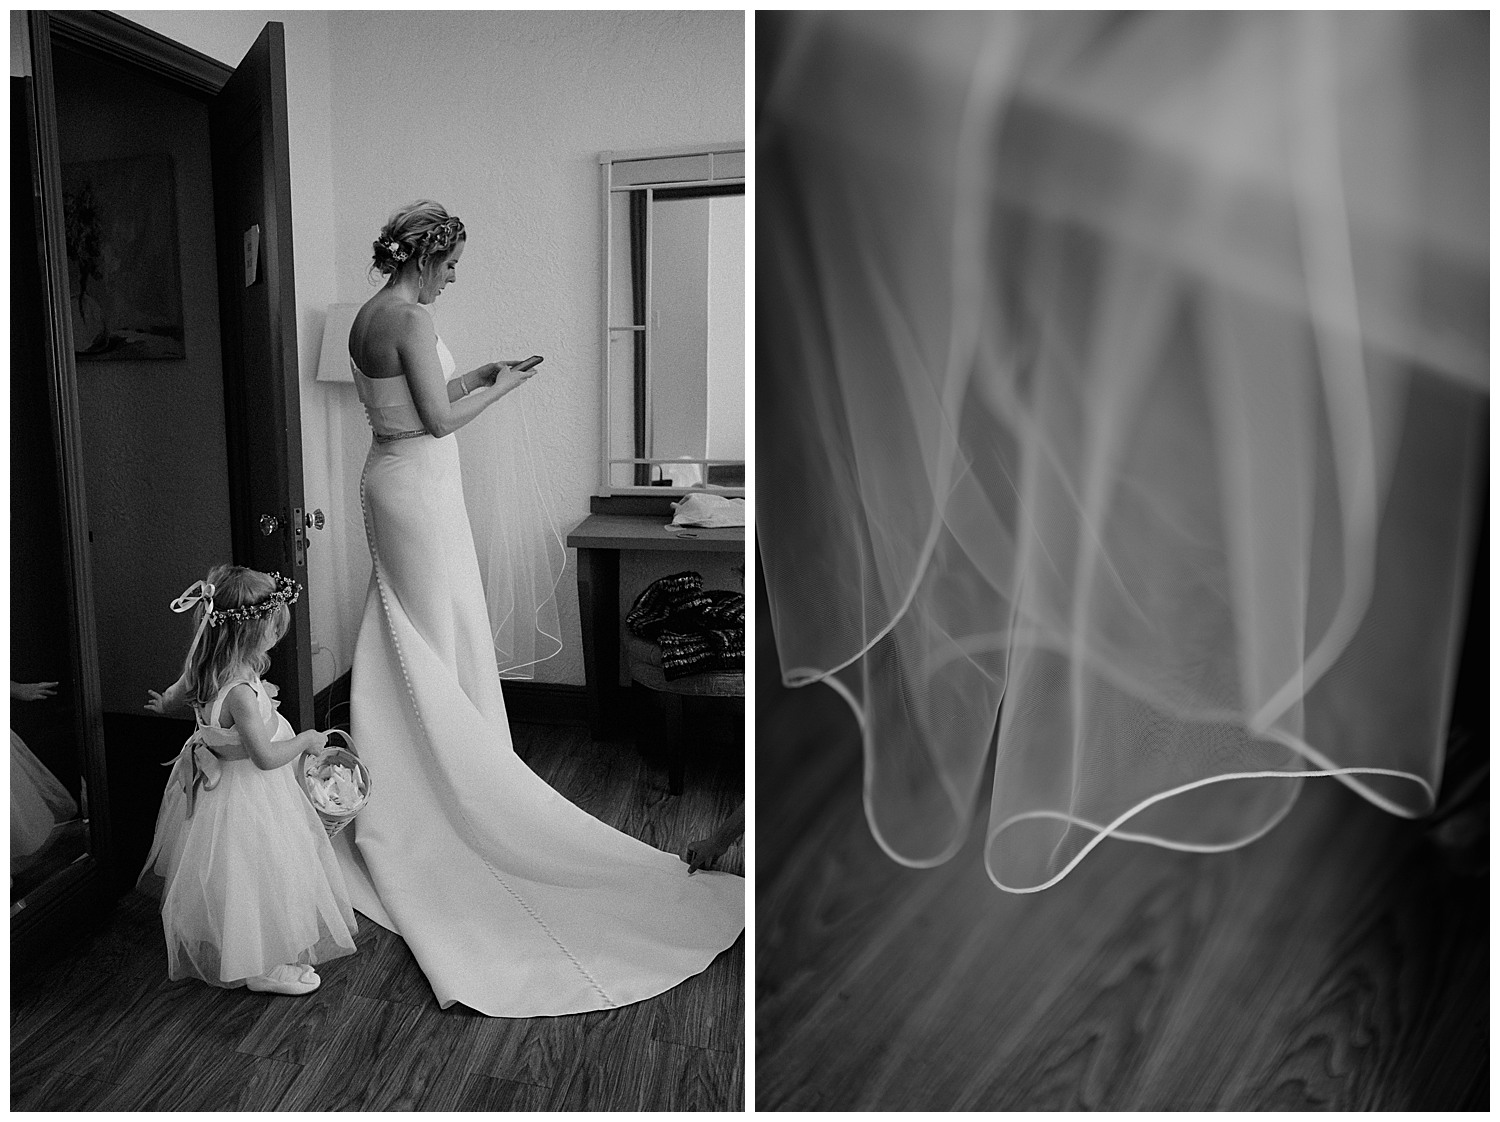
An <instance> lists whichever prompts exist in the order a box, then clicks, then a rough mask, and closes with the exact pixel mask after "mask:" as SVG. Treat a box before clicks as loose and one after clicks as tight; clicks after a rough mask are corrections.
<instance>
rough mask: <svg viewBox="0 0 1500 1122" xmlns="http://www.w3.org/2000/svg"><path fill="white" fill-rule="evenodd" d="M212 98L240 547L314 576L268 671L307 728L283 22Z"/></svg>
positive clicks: (243, 557) (307, 650)
mask: <svg viewBox="0 0 1500 1122" xmlns="http://www.w3.org/2000/svg"><path fill="white" fill-rule="evenodd" d="M209 109H210V116H209V130H210V138H211V144H212V149H213V179H214V225H215V230H216V235H215V236H216V242H217V250H218V259H219V316H220V330H221V332H222V334H223V351H224V403H225V404H224V407H225V411H226V421H227V428H228V448H229V490H230V519H231V525H232V533H233V548H234V557H235V561H236V562H237V563H239V564H242V565H249V566H250V567H252V568H255V569H260V570H263V571H265V572H279V573H282V574H285V575H287V576H290V577H292V578H294V579H295V580H297V581H298V582H300V583H301V584H302V585H303V588H304V592H303V597H302V600H301V601H300V602H299V604H298V606H297V608H296V609H295V610H294V611H293V612H292V628H291V631H290V632H289V633H288V634H287V636H286V638H285V639H284V640H283V641H282V642H281V644H280V645H279V646H277V648H276V649H275V651H273V652H272V666H271V670H270V673H269V674H268V677H269V678H270V680H272V681H274V682H276V683H277V684H278V685H279V686H280V687H281V711H282V713H283V714H284V715H285V716H286V717H287V719H288V720H290V721H291V722H292V724H293V725H294V726H295V727H296V728H298V729H299V730H300V729H307V728H311V727H313V688H312V637H311V630H310V628H309V625H308V610H307V609H308V602H309V593H308V591H307V590H306V585H307V536H306V535H307V530H306V526H305V524H304V514H305V504H304V502H303V498H302V428H301V410H300V408H299V404H298V393H299V388H298V374H297V320H296V307H297V306H296V295H295V292H294V290H293V283H292V192H291V173H290V160H289V157H288V142H287V131H288V126H287V102H286V43H285V32H284V30H283V28H282V25H281V24H279V23H268V24H266V26H265V28H264V30H262V31H261V34H260V38H258V39H257V40H256V41H255V45H254V46H253V47H251V48H250V51H249V53H248V54H246V55H245V57H244V59H242V60H241V62H240V64H239V66H238V67H237V68H236V69H235V72H234V73H233V74H232V75H231V76H230V78H229V80H228V81H227V82H226V83H225V84H224V87H223V89H221V90H220V91H219V92H218V94H217V95H216V96H215V97H214V98H213V100H212V101H211V102H210V107H209Z"/></svg>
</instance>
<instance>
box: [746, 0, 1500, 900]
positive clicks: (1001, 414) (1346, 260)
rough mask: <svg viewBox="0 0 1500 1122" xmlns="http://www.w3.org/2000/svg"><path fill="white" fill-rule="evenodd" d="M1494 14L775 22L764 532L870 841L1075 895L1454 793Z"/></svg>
mask: <svg viewBox="0 0 1500 1122" xmlns="http://www.w3.org/2000/svg"><path fill="white" fill-rule="evenodd" d="M1487 19H1488V17H1487V14H1486V13H1482V12H1395V11H1378V12H1336V13H1311V12H1295V13H1286V12H1204V13H1192V12H1164V13H1163V12H1157V13H1085V12H1042V13H1020V12H1001V13H963V14H945V15H933V14H920V13H919V14H910V13H908V14H894V13H891V14H886V13H881V14H870V13H866V14H825V15H811V14H794V15H789V16H785V17H783V18H781V19H778V20H776V21H774V22H771V23H765V24H763V25H762V37H761V45H760V49H761V51H762V66H761V75H760V83H761V84H760V95H759V96H760V120H759V126H758V127H759V139H758V149H757V197H758V210H757V272H758V278H757V301H758V311H757V331H758V340H757V353H758V356H759V359H758V368H759V373H758V377H757V417H758V427H759V431H760V433H761V434H762V436H763V437H765V438H766V439H764V440H763V441H762V445H761V449H760V453H759V460H758V467H757V491H758V494H759V495H760V500H759V503H758V510H757V525H758V539H759V545H760V551H761V556H762V559H763V566H764V570H763V571H764V575H765V580H766V583H767V588H768V592H769V597H770V603H771V621H770V622H771V625H772V626H773V628H774V631H775V637H776V642H777V646H778V649H779V652H780V656H781V659H782V670H783V676H784V678H785V680H786V681H787V682H788V683H789V684H792V685H810V684H812V683H822V684H824V685H827V686H829V687H831V688H833V689H835V690H836V691H838V692H839V693H840V694H841V695H842V696H843V697H844V698H845V699H846V700H847V701H848V703H849V705H850V706H851V708H852V709H853V711H854V714H855V716H856V717H857V719H858V722H859V725H860V729H861V733H862V737H863V744H864V752H865V804H866V811H867V817H868V820H869V824H870V827H871V829H872V831H873V832H874V834H875V836H876V838H877V839H878V841H879V842H880V844H881V846H882V847H883V848H884V849H885V850H886V851H887V852H888V853H889V854H890V855H891V856H892V857H894V858H895V859H896V860H898V861H901V862H903V863H906V864H909V865H917V866H923V865H932V864H936V863H938V862H941V861H944V860H946V859H947V858H948V857H950V856H952V854H953V853H954V852H956V850H957V849H958V847H959V846H960V845H961V844H962V842H963V841H964V839H965V837H966V835H967V833H968V827H969V826H970V824H971V815H972V812H973V808H974V806H975V803H976V801H977V796H978V794H979V789H980V786H981V784H982V782H983V781H984V779H985V778H986V776H987V775H988V768H987V762H988V760H989V759H990V754H991V752H992V751H993V760H994V764H993V787H992V791H991V794H990V808H989V821H988V828H987V831H986V849H985V859H986V864H987V867H988V869H989V872H990V875H991V877H992V878H993V880H994V881H995V883H996V884H998V885H999V886H1000V887H1002V888H1005V889H1007V890H1010V891H1016V892H1027V891H1035V890H1039V889H1043V888H1046V887H1048V886H1049V885H1052V884H1055V883H1057V882H1058V881H1059V880H1060V879H1061V878H1062V877H1064V876H1065V875H1066V874H1067V873H1068V871H1069V870H1070V869H1072V868H1073V867H1074V866H1075V865H1076V864H1077V863H1078V862H1079V861H1080V860H1082V859H1083V858H1084V857H1085V855H1086V854H1087V853H1088V851H1089V850H1090V849H1092V848H1093V847H1094V846H1095V845H1097V844H1099V842H1100V841H1101V840H1103V839H1105V838H1107V837H1116V838H1124V839H1131V840H1136V841H1144V842H1151V843H1155V844H1159V845H1164V846H1170V847H1172V848H1177V849H1185V850H1194V851H1203V852H1210V851H1217V850H1225V849H1230V848H1233V847H1236V846H1240V845H1243V844H1245V843H1247V842H1249V841H1251V840H1253V839H1255V838H1257V837H1259V836H1260V835H1262V834H1263V833H1265V832H1266V831H1267V830H1269V829H1271V828H1272V827H1274V826H1275V824H1276V823H1277V822H1278V821H1279V820H1280V819H1281V818H1282V817H1284V816H1285V815H1286V813H1287V812H1288V811H1289V809H1290V807H1291V805H1292V803H1293V802H1294V800H1295V799H1296V796H1297V792H1298V789H1299V787H1300V784H1301V783H1302V782H1304V781H1305V780H1306V779H1307V778H1309V777H1313V776H1328V777H1333V778H1334V779H1336V780H1337V781H1339V782H1342V783H1344V784H1346V785H1347V786H1349V787H1350V788H1352V789H1353V790H1355V791H1357V792H1358V793H1359V794H1360V795H1362V796H1363V797H1365V798H1366V799H1368V800H1370V801H1371V802H1373V803H1375V804H1376V805H1378V806H1380V807H1382V808H1384V809H1385V810H1387V811H1390V812H1391V813H1393V814H1398V815H1403V816H1409V817H1415V816H1419V815H1422V814H1424V813H1426V812H1427V811H1428V810H1430V809H1431V808H1432V806H1433V803H1434V799H1435V796H1436V792H1437V789H1438V786H1439V783H1440V780H1441V776H1442V767H1443V749H1444V741H1445V736H1446V731H1447V718H1448V712H1449V707H1450V704H1451V694H1452V684H1453V680H1454V673H1455V668H1456V661H1457V652H1458V648H1459V642H1460V640H1461V638H1462V634H1463V629H1464V626H1465V623H1466V613H1467V597H1468V590H1469V582H1470V579H1471V575H1472V565H1473V557H1474V553H1475V545H1476V542H1475V534H1476V531H1477V526H1478V521H1479V519H1478V514H1479V506H1480V501H1481V496H1482V494H1483V488H1484V475H1483V472H1484V470H1485V465H1486V449H1487V428H1486V413H1487V405H1488V379H1487V365H1488V345H1489V343H1488V326H1487V323H1488V320H1487V317H1488V197H1487V195H1488V184H1487V163H1488V160H1487V156H1488V112H1487V96H1488V95H1487V90H1488V87H1487V75H1488V22H1487Z"/></svg>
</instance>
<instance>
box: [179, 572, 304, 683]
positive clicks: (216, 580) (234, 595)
mask: <svg viewBox="0 0 1500 1122" xmlns="http://www.w3.org/2000/svg"><path fill="white" fill-rule="evenodd" d="M206 579H207V581H208V583H209V584H211V585H213V590H214V591H213V607H214V610H215V612H216V613H217V612H223V611H227V610H229V609H232V608H241V607H244V606H246V605H248V604H255V603H258V602H260V601H263V600H265V598H266V597H267V596H269V595H270V594H271V593H272V592H275V591H276V588H277V584H276V580H275V578H273V577H271V576H269V575H268V574H266V573H261V572H257V571H256V570H254V569H247V568H245V567H244V566H243V565H218V566H215V567H214V569H213V570H211V571H210V572H209V574H208V577H207V578H206ZM208 608H209V605H208V603H207V602H205V601H200V602H199V603H198V607H197V609H196V610H195V611H194V613H193V622H194V623H195V625H197V626H198V627H199V628H200V629H201V634H200V635H199V637H198V639H197V641H196V642H194V644H193V646H192V647H190V648H189V649H188V653H187V658H186V659H185V660H184V661H183V666H182V683H183V686H184V687H185V688H186V691H187V699H188V701H190V702H191V703H192V704H193V705H195V706H197V707H199V708H202V707H205V706H208V705H211V704H212V703H213V700H214V698H215V697H217V696H218V695H219V691H220V690H222V689H223V688H224V687H225V686H227V685H230V684H231V683H233V682H234V681H236V680H237V679H241V678H243V677H244V676H245V675H246V674H247V673H248V674H252V675H254V676H255V677H257V678H258V677H260V675H262V674H264V673H265V672H266V670H267V669H269V667H270V665H271V659H270V656H269V655H268V654H267V651H269V650H270V648H271V647H274V646H275V645H276V644H277V643H279V642H281V637H282V636H283V635H285V634H286V632H287V628H288V627H290V626H291V622H292V613H291V611H290V609H288V608H287V606H286V605H285V604H277V605H276V607H275V608H274V609H272V610H271V611H269V612H267V613H266V614H265V615H264V616H261V617H259V618H257V619H244V620H238V619H218V620H217V621H215V622H213V623H212V624H211V625H210V626H208V627H204V626H203V623H204V620H203V616H204V614H205V613H206V612H207V611H208Z"/></svg>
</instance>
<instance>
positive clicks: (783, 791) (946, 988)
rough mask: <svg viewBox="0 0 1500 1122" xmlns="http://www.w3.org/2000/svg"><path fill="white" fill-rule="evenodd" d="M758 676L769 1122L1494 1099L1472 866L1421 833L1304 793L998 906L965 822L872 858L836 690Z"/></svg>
mask: <svg viewBox="0 0 1500 1122" xmlns="http://www.w3.org/2000/svg"><path fill="white" fill-rule="evenodd" d="M761 618H764V616H762V617H761ZM762 669H764V666H763V667H762ZM760 681H761V692H760V700H761V704H762V707H761V708H759V709H758V713H759V722H758V728H757V737H756V739H757V786H756V801H757V807H758V810H757V822H756V824H757V831H756V834H755V838H756V877H757V884H756V897H757V901H756V907H757V912H756V924H757V928H756V931H757V936H756V938H757V942H756V963H755V971H756V989H757V998H756V1012H755V1026H756V1068H755V1071H756V1076H755V1099H756V1104H755V1105H756V1106H757V1107H758V1108H759V1109H762V1110H791V1109H807V1110H916V1109H930V1110H946V1109H974V1110H978V1109H983V1110H1021V1109H1041V1110H1068V1109H1071V1110H1083V1109H1087V1110H1132V1109H1170V1110H1178V1109H1244V1110H1269V1109H1279V1110H1331V1109H1344V1110H1386V1109H1392V1110H1394V1109H1411V1110H1417V1109H1425V1110H1447V1109H1485V1108H1487V1107H1488V1078H1489V1073H1488V1052H1489V1025H1488V1003H1489V997H1488V994H1489V968H1488V950H1487V944H1488V890H1487V878H1486V876H1485V875H1484V874H1483V873H1482V872H1477V873H1476V872H1475V871H1473V870H1472V869H1470V870H1464V869H1461V868H1460V867H1459V864H1458V863H1457V862H1456V861H1455V860H1454V859H1453V858H1452V856H1451V854H1449V855H1445V854H1444V852H1442V851H1440V850H1439V849H1438V848H1437V847H1435V846H1434V845H1433V844H1432V841H1431V839H1430V837H1429V834H1428V831H1427V830H1426V829H1425V828H1424V825H1423V824H1422V823H1410V822H1404V821H1402V820H1399V819H1396V818H1393V817H1391V816H1389V815H1387V814H1384V813H1382V812H1381V811H1379V810H1377V809H1375V808H1374V807H1372V806H1370V805H1368V804H1367V803H1365V802H1363V801H1362V800H1360V799H1359V798H1357V797H1356V796H1355V795H1353V794H1352V793H1350V792H1348V791H1347V790H1346V789H1345V788H1343V787H1342V786H1340V785H1339V784H1338V783H1336V782H1334V781H1330V780H1313V781H1310V782H1307V783H1306V785H1305V787H1304V791H1303V795H1302V798H1301V799H1300V801H1299V802H1298V804H1297V806H1296V807H1295V809H1294V810H1293V812H1292V814H1291V816H1290V817H1289V818H1288V819H1287V821H1285V822H1284V823H1283V824H1282V825H1281V826H1279V827H1278V828H1277V829H1276V830H1274V831H1272V832H1271V834H1270V835H1269V836H1268V837H1266V838H1264V839H1262V840H1261V841H1259V842H1256V843H1255V844H1253V845H1251V846H1249V847H1248V848H1246V849H1243V850H1240V851H1237V852H1234V853H1230V854H1222V855H1214V856H1203V855H1193V854H1183V853H1173V852H1169V851H1165V850H1161V849H1157V848H1154V847H1148V846H1142V845H1135V844H1131V843H1125V842H1107V843H1105V844H1104V845H1102V846H1100V847H1099V848H1098V849H1096V850H1095V851H1094V853H1093V854H1092V855H1090V856H1089V857H1088V858H1087V859H1086V860H1085V861H1084V862H1083V863H1082V864H1081V865H1080V866H1079V868H1078V869H1076V870H1075V871H1074V872H1073V873H1072V874H1070V875H1069V876H1068V878H1067V879H1065V880H1064V881H1063V882H1062V883H1061V884H1059V885H1058V886H1057V887H1055V888H1052V889H1049V890H1048V891H1046V892H1043V893H1040V894H1036V895H1028V896H1015V895H1008V894H1005V893H1002V892H1000V891H999V890H998V889H995V888H994V887H993V886H992V885H991V884H990V882H989V880H988V879H987V877H986V876H985V873H984V869H983V865H982V862H981V858H980V844H979V843H980V841H981V838H980V836H979V832H978V829H976V831H975V835H974V836H973V837H971V839H970V844H969V845H968V846H967V847H966V848H965V849H964V850H963V851H962V852H961V853H960V854H959V855H958V856H957V857H956V858H955V859H954V860H953V861H951V862H950V863H948V864H947V865H944V866H942V867H941V868H938V869H933V870H912V869H906V868H903V867H900V866H898V865H896V864H895V863H893V862H892V861H890V860H889V859H888V858H887V857H885V856H884V854H883V853H882V852H881V851H880V850H879V849H878V848H877V847H876V845H875V843H874V841H873V840H871V837H870V833H869V830H868V828H867V827H866V825H865V822H864V817H863V813H862V808H861V803H860V787H859V760H858V750H857V745H856V741H855V739H854V732H853V727H852V722H851V721H850V720H849V718H848V717H847V713H846V710H845V709H844V706H843V703H842V702H841V701H839V700H838V699H837V698H836V697H835V696H834V695H833V694H832V692H831V691H829V690H827V689H825V688H823V687H814V688H812V689H807V690H800V691H785V690H780V689H779V687H776V686H774V685H773V686H772V687H771V688H770V689H767V688H766V686H765V679H764V677H762V678H761V679H760Z"/></svg>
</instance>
